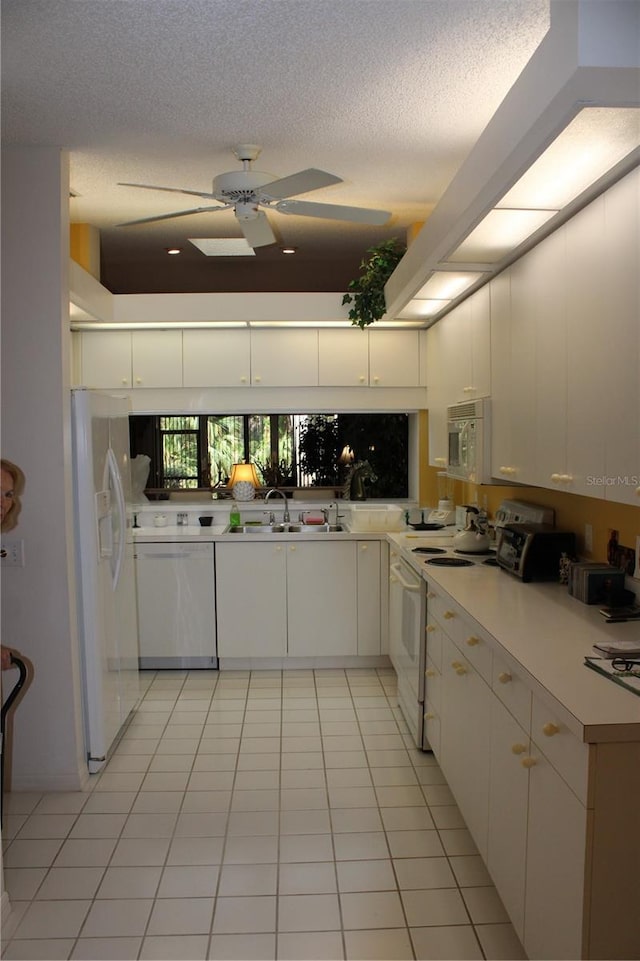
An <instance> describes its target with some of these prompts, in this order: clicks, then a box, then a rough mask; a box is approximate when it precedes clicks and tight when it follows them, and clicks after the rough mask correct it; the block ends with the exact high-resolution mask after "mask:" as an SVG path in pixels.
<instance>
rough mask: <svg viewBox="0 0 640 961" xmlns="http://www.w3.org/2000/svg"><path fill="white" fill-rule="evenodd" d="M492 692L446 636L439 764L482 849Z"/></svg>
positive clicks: (483, 850) (486, 813) (484, 845)
mask: <svg viewBox="0 0 640 961" xmlns="http://www.w3.org/2000/svg"><path fill="white" fill-rule="evenodd" d="M490 719H491V691H490V689H489V687H488V685H487V684H486V683H485V682H484V681H483V679H482V678H481V677H480V675H479V674H478V672H477V671H476V670H475V668H474V667H473V665H472V664H471V663H470V661H469V660H468V658H466V657H465V656H464V655H463V654H462V653H461V651H460V650H459V649H458V648H457V647H456V645H455V644H453V642H452V641H451V639H450V638H449V637H448V636H447V635H446V634H443V637H442V712H441V729H440V758H439V761H440V766H441V768H442V770H443V773H444V775H445V777H446V779H447V782H448V784H449V787H450V788H451V790H452V791H453V794H454V796H455V798H456V801H457V804H458V807H459V808H460V812H461V813H462V816H463V818H464V819H465V822H466V824H467V827H468V828H469V831H470V833H471V836H472V837H473V840H474V841H475V843H476V846H477V848H478V850H479V852H480V854H481V855H482V856H483V857H484V858H485V860H486V854H487V826H488V819H489V749H490Z"/></svg>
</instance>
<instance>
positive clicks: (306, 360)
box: [251, 328, 318, 387]
mask: <svg viewBox="0 0 640 961" xmlns="http://www.w3.org/2000/svg"><path fill="white" fill-rule="evenodd" d="M251 383H252V384H253V385H254V386H257V387H317V386H318V331H317V330H315V329H313V330H301V329H300V328H293V329H291V328H290V329H288V330H282V329H280V330H273V329H271V330H252V331H251Z"/></svg>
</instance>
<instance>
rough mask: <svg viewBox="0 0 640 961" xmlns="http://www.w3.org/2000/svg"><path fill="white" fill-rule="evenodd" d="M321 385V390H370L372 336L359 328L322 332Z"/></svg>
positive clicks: (320, 347) (319, 344) (319, 353)
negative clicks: (366, 388)
mask: <svg viewBox="0 0 640 961" xmlns="http://www.w3.org/2000/svg"><path fill="white" fill-rule="evenodd" d="M318 381H319V384H320V386H321V387H366V386H367V385H368V383H369V333H368V331H366V330H360V328H359V327H351V328H350V329H349V330H319V331H318Z"/></svg>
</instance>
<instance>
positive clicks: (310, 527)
mask: <svg viewBox="0 0 640 961" xmlns="http://www.w3.org/2000/svg"><path fill="white" fill-rule="evenodd" d="M343 530H344V527H343V526H342V524H337V525H336V524H240V525H238V526H237V527H236V526H234V527H229V528H228V529H227V530H226V531H225V533H226V534H318V533H325V534H339V533H340V531H343Z"/></svg>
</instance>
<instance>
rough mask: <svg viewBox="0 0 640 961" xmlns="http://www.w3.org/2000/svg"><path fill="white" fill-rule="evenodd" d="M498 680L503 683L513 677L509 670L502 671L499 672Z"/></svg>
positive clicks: (506, 682)
mask: <svg viewBox="0 0 640 961" xmlns="http://www.w3.org/2000/svg"><path fill="white" fill-rule="evenodd" d="M498 680H499V681H500V683H501V684H508V683H509V681H512V680H513V678H512V676H511V674H509V672H508V671H501V672H500V674H498Z"/></svg>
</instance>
